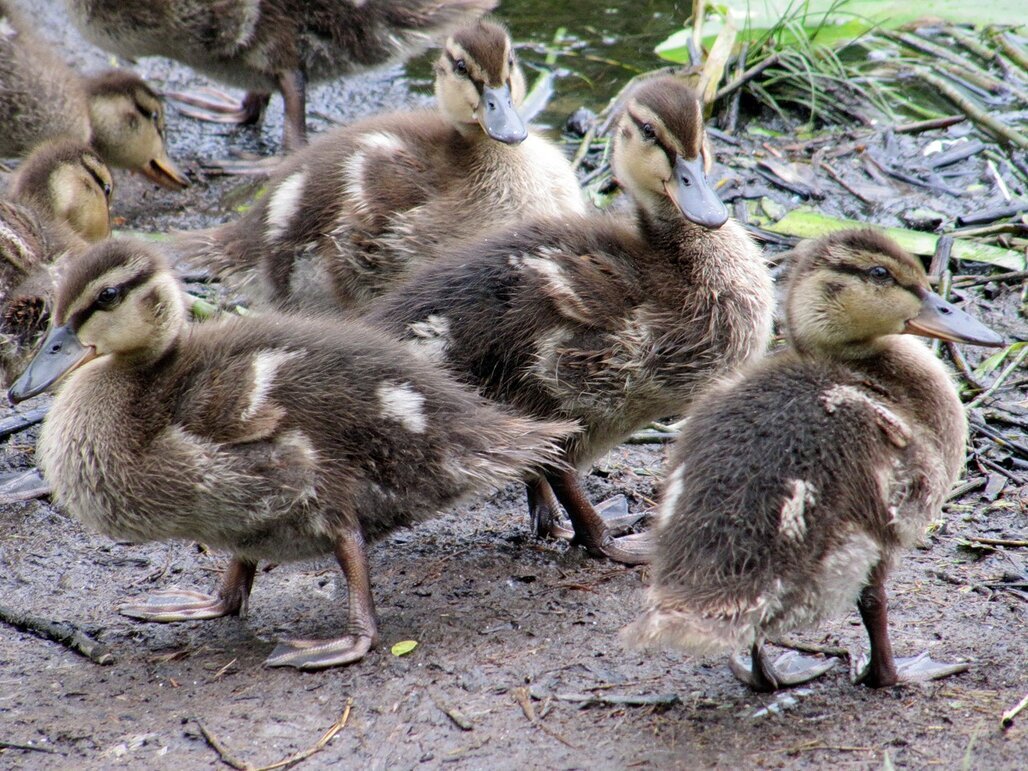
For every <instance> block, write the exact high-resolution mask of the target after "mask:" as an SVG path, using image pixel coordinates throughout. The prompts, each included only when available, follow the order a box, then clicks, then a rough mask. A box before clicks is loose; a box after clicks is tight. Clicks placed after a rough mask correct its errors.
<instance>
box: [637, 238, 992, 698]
mask: <svg viewBox="0 0 1028 771" xmlns="http://www.w3.org/2000/svg"><path fill="white" fill-rule="evenodd" d="M790 264H791V266H792V269H791V275H790V283H789V293H788V299H787V302H786V316H787V320H788V329H789V340H790V343H791V345H790V347H789V348H788V349H787V350H785V351H782V352H780V353H778V354H775V355H774V356H771V357H770V358H768V359H766V360H764V361H763V362H760V363H759V364H756V365H753V366H751V367H750V368H749V369H748V370H746V371H745V373H744V374H743V375H742V376H741V377H739V378H734V379H732V378H729V379H728V380H727V381H726V382H724V383H721V384H718V385H716V386H714V387H712V388H711V389H710V390H709V391H707V392H706V393H704V394H703V396H702V398H699V399H697V400H696V402H695V403H694V404H695V406H694V407H693V409H692V410H690V412H689V413H688V420H687V422H686V423H685V427H684V428H683V430H682V434H681V438H680V439H679V441H678V443H677V445H676V446H675V449H674V452H673V455H672V458H671V462H670V464H669V465H668V468H667V482H666V484H665V491H664V495H663V500H662V503H661V509H660V515H659V521H658V524H657V525H656V528H655V531H654V541H655V543H656V557H655V560H654V568H653V586H652V588H651V589H650V593H649V599H648V609H647V611H646V613H645V614H644V615H643V617H642V618H641V619H640V620H639V621H637V622H636V623H635V624H634V625H633V627H631V628H630V630H629V633H628V636H629V638H630V639H631V640H632V641H634V642H635V643H636V644H650V643H664V644H668V645H673V646H676V647H681V648H683V649H685V650H687V651H690V652H693V653H701V654H702V653H711V652H717V651H735V650H737V649H739V648H742V647H752V654H751V658H752V667H751V668H747V667H746V666H744V665H740V664H739V663H738V662H735V663H734V665H733V669H735V671H736V673H737V675H738V676H739V677H740V679H743V680H744V681H745V682H747V683H748V684H750V685H752V686H753V687H755V688H758V689H762V690H769V689H772V688H775V687H778V686H780V685H785V684H791V683H795V682H802V681H803V680H806V679H809V677H811V676H816V675H817V674H820V672H823V671H824V670H825V668H826V667H825V665H814V666H807V665H798V664H797V663H796V661H793V663H792V664H791V666H785V665H784V664H781V665H778V666H775V665H773V664H771V663H770V662H768V661H767V660H766V659H765V658H764V655H763V653H762V650H761V643H762V641H763V639H764V638H765V637H774V636H777V635H781V634H783V633H786V632H789V631H791V630H792V629H795V628H797V627H803V626H807V625H810V624H813V623H816V622H817V621H818V620H819V619H821V618H822V617H823V616H825V615H827V614H831V613H834V612H837V611H838V610H840V609H841V608H845V607H846V606H848V605H850V604H851V603H853V602H855V601H857V602H858V604H859V606H860V609H861V613H862V615H863V617H864V621H865V624H866V625H867V628H868V633H869V636H870V638H871V643H872V645H871V662H870V665H869V666H868V668H867V669H866V670H865V672H864V673H863V674H862V679H863V680H864V682H866V683H868V684H869V685H873V686H884V685H892V684H895V683H896V682H897V681H898V680H900V679H923V678H926V677H937V676H942V675H944V674H949V673H951V672H953V671H956V670H955V669H954V668H949V667H939V666H937V665H934V664H932V663H931V662H930V660H929V661H924V660H922V661H919V662H917V663H916V664H914V663H909V662H900V664H899V667H897V666H895V665H894V662H893V657H892V652H891V648H890V647H889V640H888V634H887V627H886V612H885V593H884V581H885V577H886V574H887V572H888V570H889V567H890V565H891V564H892V562H893V561H894V559H895V557H896V556H897V555H898V554H899V552H900V551H902V550H903V549H905V548H909V547H910V546H912V545H913V544H914V543H915V542H916V541H917V540H918V539H919V538H920V537H921V535H922V534H923V531H924V529H925V527H926V526H927V525H928V523H929V522H930V521H931V520H932V519H933V518H934V517H936V516H938V514H939V511H940V508H941V505H942V502H943V500H944V498H945V495H946V494H947V493H948V492H949V489H950V487H951V485H952V484H953V482H954V481H955V480H956V478H957V475H958V473H959V471H960V468H961V466H962V464H963V458H964V444H965V441H966V435H967V425H966V421H965V417H964V410H963V407H962V405H961V403H960V399H959V398H958V397H957V393H956V389H955V388H954V387H953V384H952V383H951V381H950V376H949V373H948V372H947V370H946V368H945V367H944V366H943V365H942V363H941V362H940V361H939V360H938V359H937V358H936V357H935V356H933V355H932V354H931V352H930V351H929V350H928V349H927V348H926V347H925V346H924V345H923V344H922V343H921V342H920V341H917V340H914V339H912V338H911V337H908V336H906V335H901V334H900V333H903V332H907V333H911V334H925V335H932V336H940V337H944V338H946V339H962V340H964V341H972V342H973V341H977V342H979V343H981V344H988V345H995V344H998V343H1000V342H1001V340H1000V338H999V337H998V336H997V335H995V334H994V333H992V332H990V331H989V330H988V329H987V328H985V327H983V326H982V325H981V324H979V323H978V322H976V321H974V320H973V319H971V317H969V316H967V314H964V313H962V312H961V311H959V310H957V309H955V308H953V307H952V306H948V305H946V304H945V303H943V302H942V300H941V298H938V297H937V296H936V295H933V294H931V293H930V292H929V288H928V280H927V277H926V275H925V271H924V268H923V266H922V265H921V263H920V262H919V261H918V260H916V259H915V258H914V257H912V256H911V255H909V254H907V253H906V252H904V251H903V250H901V249H900V248H899V247H898V246H897V245H896V244H895V243H893V242H892V241H890V240H889V239H887V238H885V237H884V236H881V235H879V234H877V233H874V232H872V231H867V230H855V231H844V232H842V233H838V234H834V235H831V236H828V237H825V238H822V239H819V240H817V241H813V242H805V243H804V244H801V245H800V247H798V248H797V249H796V251H795V252H794V253H793V255H792V260H791V262H790ZM787 655H789V654H787Z"/></svg>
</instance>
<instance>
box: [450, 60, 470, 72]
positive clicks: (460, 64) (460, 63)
mask: <svg viewBox="0 0 1028 771" xmlns="http://www.w3.org/2000/svg"><path fill="white" fill-rule="evenodd" d="M453 69H455V70H456V71H457V74H458V75H464V76H467V74H468V65H467V62H465V61H464V60H463V59H458V60H457V61H455V62H454V63H453Z"/></svg>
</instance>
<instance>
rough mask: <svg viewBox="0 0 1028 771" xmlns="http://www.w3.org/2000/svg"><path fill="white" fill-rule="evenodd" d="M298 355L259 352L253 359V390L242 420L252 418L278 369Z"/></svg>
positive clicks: (294, 353) (265, 397)
mask: <svg viewBox="0 0 1028 771" xmlns="http://www.w3.org/2000/svg"><path fill="white" fill-rule="evenodd" d="M299 355H300V354H299V352H298V351H261V352H260V353H258V354H257V355H256V356H255V357H254V359H253V390H252V391H251V392H250V402H249V403H248V404H247V405H246V409H245V410H243V414H242V418H243V420H248V419H249V418H252V417H253V416H254V415H256V414H257V412H258V411H259V410H260V408H261V407H263V406H264V404H265V402H266V401H267V398H268V392H269V391H271V386H272V385H273V384H274V382H275V374H276V373H277V372H278V368H279V367H281V366H282V365H283V364H285V363H286V362H287V361H289V360H290V359H294V358H296V357H297V356H299Z"/></svg>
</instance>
